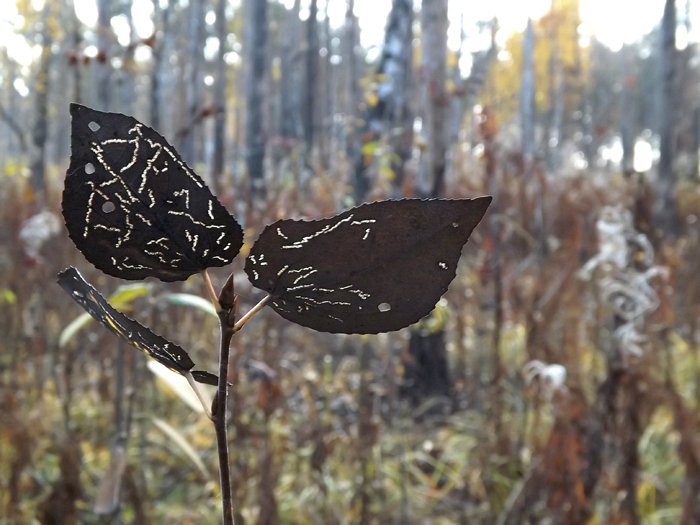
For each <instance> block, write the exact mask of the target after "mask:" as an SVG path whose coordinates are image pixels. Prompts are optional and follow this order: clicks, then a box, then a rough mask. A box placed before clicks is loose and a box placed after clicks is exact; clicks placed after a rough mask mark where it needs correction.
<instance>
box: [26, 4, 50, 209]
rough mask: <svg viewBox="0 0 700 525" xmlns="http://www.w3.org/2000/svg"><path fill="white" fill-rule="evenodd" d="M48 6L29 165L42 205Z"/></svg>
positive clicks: (47, 126)
mask: <svg viewBox="0 0 700 525" xmlns="http://www.w3.org/2000/svg"><path fill="white" fill-rule="evenodd" d="M50 17H51V12H50V6H49V5H47V6H46V7H45V8H44V13H43V15H42V19H43V20H42V21H43V26H44V30H43V31H42V41H41V57H40V59H39V68H38V70H37V73H36V78H35V80H34V86H35V97H36V98H35V101H34V107H35V111H36V114H35V118H34V130H33V132H32V142H33V145H34V147H33V154H32V165H31V170H30V171H31V184H32V190H33V192H34V197H35V199H36V201H37V202H39V203H40V204H43V200H44V197H45V193H46V174H45V172H46V140H47V138H48V128H49V121H48V118H49V115H48V113H49V79H50V73H51V55H52V53H51V46H52V44H53V39H52V35H51V30H50V26H51V25H52V23H53V22H52V21H51V20H49V18H50Z"/></svg>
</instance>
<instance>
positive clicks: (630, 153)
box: [620, 78, 635, 176]
mask: <svg viewBox="0 0 700 525" xmlns="http://www.w3.org/2000/svg"><path fill="white" fill-rule="evenodd" d="M630 84H631V82H630V81H629V78H625V80H624V83H623V86H622V93H621V97H622V101H621V104H620V106H621V109H620V112H621V116H620V120H621V122H620V136H621V139H622V173H624V174H625V175H626V176H629V175H631V174H632V172H633V171H634V142H635V140H634V139H635V134H634V112H633V109H632V87H631V86H630Z"/></svg>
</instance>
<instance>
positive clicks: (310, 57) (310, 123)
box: [303, 0, 319, 155]
mask: <svg viewBox="0 0 700 525" xmlns="http://www.w3.org/2000/svg"><path fill="white" fill-rule="evenodd" d="M317 16H318V0H311V5H310V7H309V19H308V20H307V21H306V82H305V85H304V113H303V124H304V141H305V142H306V153H307V155H309V154H310V153H311V150H312V148H313V145H314V144H313V142H314V127H315V126H314V124H315V120H316V119H315V113H316V103H315V99H316V87H317V86H316V83H317V82H316V79H317V77H318V41H319V39H318V22H317V20H316V18H317Z"/></svg>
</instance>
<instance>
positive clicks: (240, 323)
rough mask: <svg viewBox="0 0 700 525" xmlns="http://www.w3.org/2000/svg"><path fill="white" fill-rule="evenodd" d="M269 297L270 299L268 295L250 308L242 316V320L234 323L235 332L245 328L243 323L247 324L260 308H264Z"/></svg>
mask: <svg viewBox="0 0 700 525" xmlns="http://www.w3.org/2000/svg"><path fill="white" fill-rule="evenodd" d="M268 299H270V296H269V295H266V296H265V297H263V298H262V299H261V300H260V302H259V303H258V304H256V305H255V306H253V308H251V309H250V311H249V312H248V313H247V314H245V315H244V316H243V317H241V318H240V320H239V321H238V322H237V323H236V324H235V325H234V327H233V333H236V332H238V330H240V329H241V328H243V325H244V324H246V323H247V322H248V321H249V320H250V318H251V317H253V316H254V315H255V314H256V313H258V312H259V311H260V310H262V308H263V306H265V304H267V301H268Z"/></svg>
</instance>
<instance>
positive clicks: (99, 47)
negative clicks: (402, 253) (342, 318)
mask: <svg viewBox="0 0 700 525" xmlns="http://www.w3.org/2000/svg"><path fill="white" fill-rule="evenodd" d="M483 4H486V3H483ZM540 4H541V5H540ZM593 4H595V2H594V1H593V0H580V2H579V0H552V1H551V2H549V1H547V2H503V3H502V5H501V4H498V3H496V4H494V7H493V12H488V10H485V8H484V6H482V5H481V4H478V5H476V3H472V2H459V1H450V2H448V1H447V0H424V1H423V2H422V5H421V3H420V2H413V1H410V0H392V1H389V0H385V1H376V2H369V1H364V0H347V1H345V0H328V1H327V2H324V1H323V0H303V1H302V0H294V1H291V0H290V1H287V2H284V3H283V2H279V1H277V0H266V1H263V0H243V1H241V0H239V1H234V2H230V1H225V0H178V1H175V0H157V1H155V2H153V1H152V0H119V1H114V2H112V1H109V0H96V1H92V0H73V1H71V0H56V1H46V2H42V1H41V0H32V1H30V0H16V1H12V0H5V1H4V2H0V79H1V81H2V86H3V89H2V91H0V241H1V242H0V334H1V335H2V337H0V523H3V524H15V523H16V524H20V523H22V524H23V523H43V524H54V523H67V524H73V523H88V524H89V523H95V524H97V523H120V522H123V523H137V524H140V523H197V524H200V523H216V522H217V521H218V519H219V518H218V517H219V515H220V512H219V511H218V510H217V506H218V505H219V503H218V494H217V490H218V488H217V487H218V480H217V463H216V452H215V450H216V447H215V441H214V434H213V431H212V428H211V425H210V423H209V422H208V421H207V420H206V417H205V416H204V415H203V414H202V413H201V407H200V406H199V405H198V404H197V403H196V402H193V401H192V399H191V396H190V397H188V392H189V391H188V390H187V387H186V386H185V387H183V385H182V383H181V382H178V381H177V380H178V379H180V378H177V377H174V374H172V373H170V372H168V371H163V370H162V369H160V368H159V367H158V366H154V363H152V362H151V363H149V362H148V361H147V359H146V358H145V357H144V356H143V355H140V354H139V353H137V352H135V351H132V349H130V348H124V347H123V346H121V345H120V344H119V342H118V341H117V339H116V338H114V337H113V336H112V335H111V334H109V333H108V332H107V331H106V330H103V329H101V328H100V327H99V326H98V325H97V323H93V322H91V321H90V320H89V319H88V318H86V317H84V316H82V317H81V312H80V309H79V308H78V307H77V306H76V305H75V304H73V302H72V301H70V300H69V298H68V297H67V296H65V294H64V293H63V292H62V291H61V290H60V289H59V287H58V286H57V285H56V284H55V279H56V277H55V276H56V273H57V272H58V271H60V270H61V269H63V268H64V267H66V266H68V265H75V266H76V267H78V268H79V269H80V271H81V272H83V274H85V276H86V278H88V280H90V281H91V282H92V283H94V284H95V286H96V287H97V288H98V289H99V290H100V291H101V292H102V293H103V294H105V296H109V297H111V300H112V302H113V304H114V305H115V306H117V307H118V308H119V309H122V310H124V311H126V312H128V314H129V315H131V316H133V317H135V318H136V319H138V320H139V321H140V322H141V323H143V324H145V325H147V326H149V327H150V328H152V329H153V330H154V331H156V332H157V333H160V334H162V335H164V336H165V337H167V338H169V339H172V340H173V341H175V342H176V343H177V344H179V345H181V346H182V347H184V348H186V349H187V350H188V352H189V353H190V354H191V355H192V357H193V359H194V360H195V361H196V362H197V363H198V364H200V365H201V366H202V367H204V368H207V369H209V370H214V369H215V366H216V351H215V349H216V341H217V322H216V318H215V316H213V315H211V313H212V312H211V309H210V308H209V307H208V305H207V303H206V301H204V302H203V301H202V300H201V299H200V297H206V295H205V294H204V288H203V285H202V283H201V282H200V280H198V279H196V278H193V279H190V280H189V281H187V282H184V283H177V284H168V285H165V284H163V283H160V282H155V281H153V282H150V281H147V282H145V283H137V284H130V285H128V286H124V283H123V282H118V281H117V280H116V279H112V278H110V277H107V276H105V275H102V274H100V273H99V272H98V271H96V270H95V269H94V268H92V267H91V266H90V265H89V264H88V263H86V262H85V261H84V259H83V258H82V257H81V256H80V255H79V254H78V252H77V250H76V249H75V248H74V247H73V245H72V243H70V241H69V240H68V237H67V235H66V232H65V229H64V227H63V225H62V220H61V217H60V211H59V202H60V192H61V188H62V181H63V177H64V173H65V169H66V167H67V165H68V157H69V154H70V151H69V149H70V136H69V129H70V128H69V125H70V119H69V114H68V104H69V102H72V101H75V102H81V103H83V104H87V105H90V106H92V107H95V108H97V109H101V110H110V111H119V112H124V113H127V114H132V115H134V116H135V117H136V118H138V119H139V120H142V121H143V122H145V123H146V124H148V125H150V126H153V127H154V128H156V129H157V130H158V131H159V132H160V133H162V134H163V135H164V136H165V137H166V138H167V139H168V140H169V141H170V142H171V143H172V144H173V145H174V146H175V147H176V148H177V149H178V151H180V152H181V153H182V155H183V156H184V158H185V159H186V161H187V162H188V163H189V164H190V165H191V166H193V167H194V168H195V169H196V171H197V172H198V173H200V174H201V175H202V176H203V177H204V178H205V180H206V181H207V183H208V184H209V185H210V186H211V187H212V188H213V190H214V191H215V193H216V194H217V195H218V196H219V198H220V200H221V201H222V202H223V203H224V204H225V205H226V206H227V207H228V209H229V210H230V211H231V212H232V213H233V214H234V215H236V217H237V219H238V220H239V221H240V222H241V223H242V224H243V225H244V228H245V233H246V244H245V246H244V248H243V250H242V255H243V256H245V255H246V254H247V252H248V250H249V249H250V246H251V243H252V242H253V240H254V239H255V238H256V235H257V233H258V232H259V231H260V230H261V229H262V228H263V227H264V225H265V224H267V223H269V222H271V221H274V220H276V219H278V218H283V217H284V218H286V217H309V218H315V217H319V216H324V215H325V216H327V215H330V214H333V213H335V212H337V211H340V210H342V209H344V208H346V207H348V206H352V205H354V204H359V203H361V202H364V201H369V200H375V199H379V198H399V197H453V198H456V197H473V196H477V195H482V194H487V193H488V194H492V195H494V197H495V200H494V204H493V205H492V207H491V209H490V211H489V213H488V214H487V216H486V218H485V219H484V221H483V223H482V224H481V225H480V226H479V227H478V228H477V230H476V231H475V232H474V234H473V236H472V239H471V241H470V243H469V244H468V245H467V248H466V249H465V252H464V253H465V257H464V258H463V259H462V261H461V263H460V266H459V271H458V274H457V278H456V279H455V281H454V282H453V283H452V285H451V287H450V289H449V291H448V293H447V294H446V295H445V296H444V298H443V299H442V300H441V301H440V302H439V304H438V305H437V307H436V309H435V311H434V312H433V313H432V314H431V315H430V316H429V317H427V318H425V319H424V320H422V321H420V322H419V323H418V324H417V325H415V326H413V327H410V328H408V329H405V330H402V331H400V332H396V333H390V334H382V335H379V336H372V337H359V336H337V335H328V334H320V333H316V332H312V331H310V330H306V329H302V328H300V327H296V326H292V325H291V324H290V323H287V322H286V321H284V320H283V319H281V318H280V317H278V316H277V315H276V314H275V313H274V312H272V311H268V310H264V311H263V312H262V313H260V314H259V315H257V316H256V317H255V318H254V319H253V320H252V321H251V322H250V323H249V325H247V326H246V327H245V329H244V330H243V331H241V332H240V333H239V334H237V336H236V337H235V338H234V341H233V356H234V357H233V363H232V369H231V374H230V377H229V380H230V381H231V383H232V385H233V386H232V388H231V390H232V395H231V404H230V406H229V407H228V409H229V410H230V414H231V417H230V423H231V433H230V435H231V460H232V472H233V486H234V494H235V508H236V510H237V512H238V514H239V515H238V522H239V523H261V524H273V523H324V524H325V523H339V524H340V523H362V524H369V523H381V522H385V523H411V524H413V523H416V524H418V523H436V524H440V523H445V524H447V523H470V524H471V523H494V522H495V523H498V524H517V523H562V524H564V523H566V524H571V523H601V524H602V523H609V524H617V523H647V524H666V523H668V524H671V523H673V524H675V523H687V524H691V523H700V444H698V441H697V435H698V434H699V432H700V426H699V422H698V408H699V407H700V363H699V362H698V360H699V355H698V354H699V353H698V350H699V348H700V329H699V327H698V325H697V321H698V316H699V314H700V274H699V272H698V271H697V261H698V260H700V239H699V234H700V230H699V228H700V225H699V224H700V223H698V220H697V218H698V213H700V189H699V180H698V147H699V146H700V110H699V108H700V100H699V99H698V91H697V78H698V60H697V53H696V51H697V43H696V40H697V39H696V33H695V29H694V26H693V20H694V19H695V18H696V15H695V11H696V9H697V7H696V6H695V4H694V3H693V2H691V1H690V0H688V1H686V2H683V1H681V0H677V1H673V0H663V1H655V2H649V3H634V2H622V1H620V2H609V3H607V4H609V5H607V4H606V5H605V6H603V7H601V6H600V5H598V4H600V3H598V4H596V5H598V7H597V8H596V9H598V15H599V18H601V19H606V18H607V19H610V20H612V21H613V22H614V24H617V25H616V26H615V25H614V24H613V26H612V33H611V32H608V33H607V37H608V38H607V39H605V38H603V32H602V29H601V33H600V34H598V33H597V32H596V31H597V29H596V27H595V25H594V24H591V23H589V22H588V21H587V20H585V19H584V17H583V13H586V12H588V13H589V14H590V13H591V12H592V11H591V9H593V8H591V7H590V6H591V5H593ZM523 6H525V7H523ZM535 13H536V15H535ZM601 13H602V14H601ZM528 14H531V15H532V17H531V18H530V19H528V18H527V17H528ZM495 15H498V16H495ZM613 15H614V16H613ZM642 18H644V19H651V20H652V23H651V24H650V25H649V27H647V26H645V25H644V24H643V23H640V22H639V20H641V19H642ZM513 20H516V21H515V23H514V22H513ZM635 24H636V25H635ZM623 26H624V27H623ZM628 26H629V27H634V28H637V34H636V35H634V38H628V37H627V36H624V38H623V34H624V35H627V33H626V31H627V30H628ZM600 27H602V26H600ZM617 33H619V35H617ZM611 34H612V36H613V37H616V36H619V38H618V40H615V39H614V38H613V40H610V38H609V37H610V35H611ZM242 262H243V259H242V258H240V260H238V261H236V262H235V263H234V265H233V267H232V268H229V269H215V270H214V271H212V277H213V280H214V282H215V285H216V286H221V285H222V284H223V282H224V281H225V279H226V278H227V276H228V272H230V271H231V270H233V271H234V273H235V274H236V279H235V288H236V292H237V293H238V294H239V309H240V311H241V313H243V312H245V311H246V310H247V309H248V308H249V307H250V306H252V305H253V304H255V303H256V302H257V301H258V300H259V299H260V296H259V291H256V290H254V289H252V287H251V286H250V284H249V283H248V282H247V280H246V279H245V277H244V274H243V272H242Z"/></svg>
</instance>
